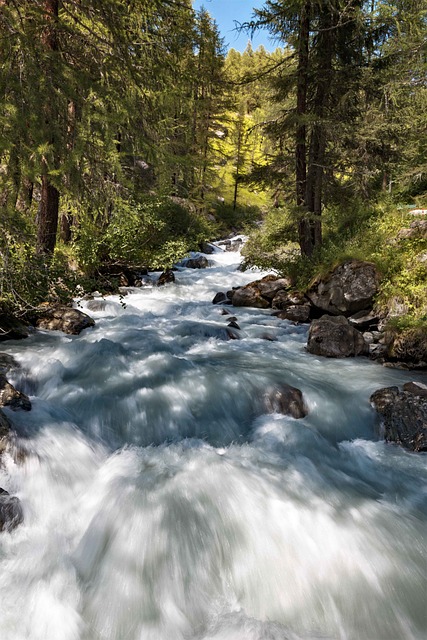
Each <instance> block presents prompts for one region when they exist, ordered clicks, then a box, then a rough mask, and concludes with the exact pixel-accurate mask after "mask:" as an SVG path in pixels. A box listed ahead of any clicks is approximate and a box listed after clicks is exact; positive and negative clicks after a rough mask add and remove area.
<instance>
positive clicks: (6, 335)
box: [0, 313, 29, 342]
mask: <svg viewBox="0 0 427 640" xmlns="http://www.w3.org/2000/svg"><path fill="white" fill-rule="evenodd" d="M28 336H29V330H28V326H27V325H26V324H25V323H24V322H22V320H19V319H18V318H15V316H12V315H10V314H8V313H0V342H1V341H3V340H21V339H22V338H28Z"/></svg>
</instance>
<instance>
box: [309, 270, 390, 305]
mask: <svg viewBox="0 0 427 640" xmlns="http://www.w3.org/2000/svg"><path fill="white" fill-rule="evenodd" d="M378 283H379V274H378V271H377V269H376V267H375V265H374V264H373V263H371V262H362V261H359V260H349V261H348V262H344V263H343V264H341V265H339V266H338V267H336V268H335V269H334V270H333V271H332V272H331V273H330V274H329V275H328V276H326V277H322V278H319V279H318V280H317V281H316V282H315V284H314V285H313V286H312V287H311V289H310V290H309V291H308V292H307V294H306V295H307V297H308V298H309V299H310V301H311V303H312V304H313V305H314V306H315V307H317V308H318V309H321V310H323V311H326V312H327V313H329V314H331V315H344V316H350V315H352V314H354V313H356V312H358V311H362V310H363V309H367V310H369V309H371V308H372V305H373V298H374V296H375V295H376V294H377V292H378Z"/></svg>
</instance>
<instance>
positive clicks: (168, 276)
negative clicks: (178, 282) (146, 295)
mask: <svg viewBox="0 0 427 640" xmlns="http://www.w3.org/2000/svg"><path fill="white" fill-rule="evenodd" d="M170 282H175V274H174V272H173V271H172V269H166V271H163V273H162V274H160V276H159V279H158V280H157V282H156V286H157V287H163V286H164V285H165V284H169V283H170Z"/></svg>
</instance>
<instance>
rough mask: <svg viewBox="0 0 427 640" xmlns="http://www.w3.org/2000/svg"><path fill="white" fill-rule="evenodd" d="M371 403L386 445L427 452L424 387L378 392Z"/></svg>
mask: <svg viewBox="0 0 427 640" xmlns="http://www.w3.org/2000/svg"><path fill="white" fill-rule="evenodd" d="M370 402H371V404H372V405H373V406H374V408H375V409H376V410H377V412H378V414H379V416H380V420H381V426H382V432H383V435H384V438H385V440H386V441H387V442H395V443H396V444H400V445H402V446H403V447H405V448H406V449H409V450H410V451H427V387H426V386H425V385H420V384H419V383H408V384H405V386H404V390H403V391H399V389H398V387H385V388H384V389H378V390H377V391H375V392H374V393H373V394H372V395H371V397H370Z"/></svg>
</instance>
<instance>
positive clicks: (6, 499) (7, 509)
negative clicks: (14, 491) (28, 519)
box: [0, 488, 24, 531]
mask: <svg viewBox="0 0 427 640" xmlns="http://www.w3.org/2000/svg"><path fill="white" fill-rule="evenodd" d="M23 520H24V514H23V511H22V506H21V502H20V500H19V499H18V498H17V497H16V496H11V495H9V493H8V492H7V491H5V490H4V489H1V488H0V531H12V530H13V529H16V527H17V526H18V525H19V524H21V522H22V521H23Z"/></svg>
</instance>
